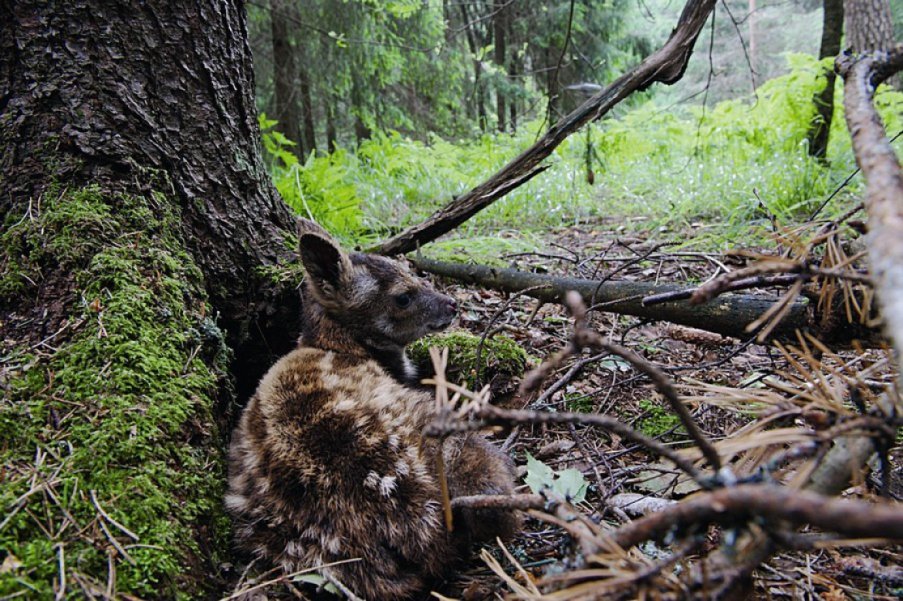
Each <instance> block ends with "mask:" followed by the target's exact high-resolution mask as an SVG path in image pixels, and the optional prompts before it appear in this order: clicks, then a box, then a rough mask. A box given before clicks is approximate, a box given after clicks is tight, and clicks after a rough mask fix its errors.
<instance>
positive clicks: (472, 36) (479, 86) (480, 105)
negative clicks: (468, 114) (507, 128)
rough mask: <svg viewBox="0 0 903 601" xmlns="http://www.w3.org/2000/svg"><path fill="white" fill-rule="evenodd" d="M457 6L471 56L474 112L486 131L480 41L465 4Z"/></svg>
mask: <svg viewBox="0 0 903 601" xmlns="http://www.w3.org/2000/svg"><path fill="white" fill-rule="evenodd" d="M459 8H460V10H461V19H462V21H463V22H464V25H463V26H464V31H465V34H466V37H467V47H468V48H469V50H470V55H471V57H473V58H472V64H473V98H474V104H475V105H476V111H475V114H476V116H477V122H478V123H479V125H480V131H486V128H487V125H488V118H487V115H486V99H485V94H484V92H483V82H482V81H481V78H480V75H481V73H482V71H483V66H482V64H481V63H480V58H479V52H480V47H481V46H482V41H478V40H477V34H476V32H475V31H474V29H473V28H474V25H473V24H471V21H470V17H469V16H468V13H467V5H466V4H465V3H461V4H460V5H459Z"/></svg>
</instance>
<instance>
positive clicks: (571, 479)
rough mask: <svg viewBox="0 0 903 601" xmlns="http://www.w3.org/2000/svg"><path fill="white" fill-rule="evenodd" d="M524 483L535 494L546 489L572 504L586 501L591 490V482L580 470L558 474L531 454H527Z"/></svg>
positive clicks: (564, 471) (569, 469)
mask: <svg viewBox="0 0 903 601" xmlns="http://www.w3.org/2000/svg"><path fill="white" fill-rule="evenodd" d="M524 482H526V484H527V486H529V487H530V490H532V491H533V492H534V493H537V494H539V493H540V492H542V491H543V490H544V489H550V490H551V491H552V492H554V493H555V494H556V495H558V496H561V497H563V498H565V499H567V500H568V501H570V502H572V503H581V502H582V501H583V500H584V499H586V491H587V489H588V488H589V482H587V480H586V478H584V477H583V474H581V473H580V470H575V469H573V468H568V469H566V470H562V471H560V472H556V471H555V470H553V469H552V468H551V467H549V466H548V465H546V464H545V463H543V462H542V461H540V460H539V459H536V458H535V457H533V456H532V455H530V453H527V475H526V476H524Z"/></svg>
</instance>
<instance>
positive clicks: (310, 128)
mask: <svg viewBox="0 0 903 601" xmlns="http://www.w3.org/2000/svg"><path fill="white" fill-rule="evenodd" d="M301 56H302V62H301V68H300V69H298V80H299V85H300V89H299V92H300V93H301V118H302V121H303V123H304V135H303V137H304V147H305V148H306V149H307V152H311V151H314V152H316V151H317V134H316V129H315V128H314V105H313V99H312V97H311V96H312V95H311V91H310V88H311V86H310V75H309V71H308V68H307V57H306V56H305V55H304V54H302V55H301Z"/></svg>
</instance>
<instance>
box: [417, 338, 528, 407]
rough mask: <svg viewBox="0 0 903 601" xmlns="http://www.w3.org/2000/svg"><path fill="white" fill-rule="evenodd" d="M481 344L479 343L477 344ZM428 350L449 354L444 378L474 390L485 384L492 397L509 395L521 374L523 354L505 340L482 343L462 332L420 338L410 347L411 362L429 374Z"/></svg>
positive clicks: (515, 344)
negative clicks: (487, 385)
mask: <svg viewBox="0 0 903 601" xmlns="http://www.w3.org/2000/svg"><path fill="white" fill-rule="evenodd" d="M481 341H482V342H481ZM430 347H437V348H447V349H448V350H449V359H448V368H447V369H446V372H445V373H446V377H448V379H449V380H450V381H452V382H462V383H464V384H466V385H467V387H468V388H470V389H472V390H475V389H477V388H478V387H481V386H483V385H486V384H489V385H490V387H491V389H492V392H493V396H498V395H503V394H506V393H508V392H511V391H512V390H513V388H514V386H515V385H516V383H517V382H518V381H519V378H520V377H521V376H522V375H523V374H524V370H525V369H526V366H527V361H528V357H527V352H526V351H525V350H524V349H523V348H522V347H521V346H520V345H519V344H517V342H515V341H514V340H512V339H510V338H508V337H507V336H493V337H491V338H485V339H482V338H481V337H480V336H474V335H473V334H470V333H468V332H466V331H464V330H457V331H452V332H448V333H444V334H434V335H431V336H426V337H424V338H421V339H420V340H418V341H417V342H415V343H414V344H412V345H411V346H410V347H408V354H409V355H410V357H411V360H412V361H413V362H414V364H415V365H417V366H418V367H419V368H420V369H421V371H422V372H423V373H430V370H431V362H430V355H429V349H430Z"/></svg>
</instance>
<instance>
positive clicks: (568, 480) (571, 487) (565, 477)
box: [552, 468, 589, 503]
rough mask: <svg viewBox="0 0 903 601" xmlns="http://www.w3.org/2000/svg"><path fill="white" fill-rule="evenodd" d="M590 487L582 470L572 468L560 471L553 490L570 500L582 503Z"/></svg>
mask: <svg viewBox="0 0 903 601" xmlns="http://www.w3.org/2000/svg"><path fill="white" fill-rule="evenodd" d="M588 487H589V482H587V481H586V478H584V477H583V474H581V473H580V470H575V469H574V468H570V469H566V470H564V471H562V472H559V473H558V479H557V480H555V484H554V485H553V486H552V490H554V491H555V492H556V493H558V494H559V495H561V496H562V497H564V498H565V499H567V500H568V501H571V502H573V503H580V502H581V501H583V500H584V499H585V498H586V490H587V488H588Z"/></svg>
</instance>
